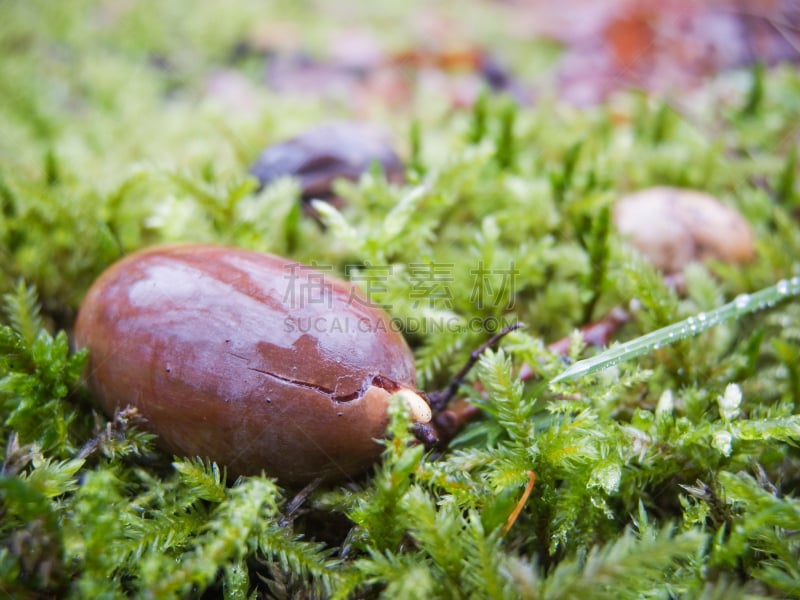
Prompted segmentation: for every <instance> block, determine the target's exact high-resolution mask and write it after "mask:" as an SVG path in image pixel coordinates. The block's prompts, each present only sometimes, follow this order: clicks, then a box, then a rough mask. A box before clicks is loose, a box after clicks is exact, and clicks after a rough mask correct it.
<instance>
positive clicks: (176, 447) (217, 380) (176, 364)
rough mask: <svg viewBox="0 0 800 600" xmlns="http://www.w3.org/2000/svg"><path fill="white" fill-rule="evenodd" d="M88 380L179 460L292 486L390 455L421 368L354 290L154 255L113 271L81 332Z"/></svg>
mask: <svg viewBox="0 0 800 600" xmlns="http://www.w3.org/2000/svg"><path fill="white" fill-rule="evenodd" d="M75 340H76V346H77V347H79V348H84V347H85V348H88V349H89V351H90V357H89V364H88V367H87V380H88V383H89V386H90V388H91V390H92V392H93V393H94V395H95V397H96V399H97V402H98V403H99V404H100V406H101V407H102V408H103V410H104V411H105V412H106V414H108V415H109V416H110V415H113V413H114V412H115V411H116V410H117V409H120V408H124V407H126V406H129V405H130V406H134V407H136V408H137V409H138V411H139V412H140V414H141V415H142V416H144V417H145V419H146V420H147V427H148V428H149V429H150V430H152V431H153V432H154V433H156V434H157V435H158V439H159V441H160V443H161V445H162V446H163V447H164V448H165V449H166V450H168V451H171V452H173V453H176V454H179V455H183V456H204V457H209V458H211V459H212V460H215V461H217V462H218V463H219V464H221V465H224V466H226V467H227V469H228V473H229V475H233V476H236V475H247V474H257V473H261V472H262V471H263V472H265V473H266V474H267V475H269V476H273V477H276V478H278V480H279V481H281V482H282V483H284V484H290V485H291V484H303V483H306V482H308V481H310V480H312V479H314V478H316V477H323V478H325V479H328V480H333V479H345V478H347V477H349V476H353V475H355V474H357V473H359V472H361V471H363V470H364V469H366V468H367V467H368V466H369V465H370V464H372V463H373V462H374V461H375V460H376V459H377V458H378V457H379V455H380V451H381V447H380V445H379V444H377V443H376V442H375V439H376V438H380V437H382V436H383V434H384V430H385V427H386V424H387V414H386V408H387V400H388V398H389V396H390V395H391V392H392V391H394V390H395V389H396V388H410V389H415V387H416V381H415V370H414V360H413V355H412V353H411V351H410V350H409V348H408V346H407V344H406V342H405V340H404V339H403V337H402V336H401V335H400V334H399V333H398V332H396V331H394V330H393V329H392V327H391V323H390V320H389V317H388V316H387V315H386V313H385V312H384V311H382V310H381V309H380V308H378V307H375V306H372V305H370V304H369V302H368V301H367V299H366V298H365V297H364V296H363V295H362V294H361V293H360V292H359V291H358V290H357V289H356V288H354V287H353V286H351V285H350V284H349V283H347V282H345V281H342V280H340V279H337V278H336V277H334V276H333V275H331V274H330V273H325V272H321V271H318V270H314V269H311V268H309V267H305V266H304V265H298V264H297V263H295V262H292V261H291V260H288V259H284V258H280V257H277V256H271V255H266V254H261V253H257V252H251V251H247V250H242V249H235V248H227V247H220V246H212V245H182V246H170V247H160V248H155V249H148V250H145V251H141V252H138V253H136V254H133V255H130V256H128V257H127V258H125V259H123V260H121V261H119V262H118V263H116V264H114V265H112V266H111V267H110V268H109V269H108V270H107V271H106V272H105V273H103V274H102V275H101V277H100V278H99V279H98V280H97V281H96V282H95V284H94V285H93V286H92V288H91V289H90V290H89V292H88V294H87V296H86V298H85V300H84V302H83V304H82V306H81V309H80V312H79V315H78V320H77V323H76V327H75Z"/></svg>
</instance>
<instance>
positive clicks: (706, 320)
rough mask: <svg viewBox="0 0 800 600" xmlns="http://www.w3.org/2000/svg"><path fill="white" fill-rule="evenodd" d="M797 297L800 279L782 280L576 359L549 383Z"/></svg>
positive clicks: (643, 352) (580, 373) (592, 370)
mask: <svg viewBox="0 0 800 600" xmlns="http://www.w3.org/2000/svg"><path fill="white" fill-rule="evenodd" d="M798 295H800V277H793V278H791V279H782V280H781V281H779V282H778V283H776V284H775V285H772V286H770V287H767V288H764V289H762V290H759V291H757V292H754V293H752V294H740V295H739V296H737V297H736V298H735V299H734V300H733V301H732V302H729V303H728V304H724V305H723V306H720V307H719V308H717V309H715V310H712V311H709V312H701V313H698V314H696V315H694V316H691V317H689V318H688V319H684V320H683V321H679V322H678V323H673V324H672V325H668V326H667V327H662V328H661V329H657V330H656V331H651V332H650V333H647V334H645V335H643V336H641V337H638V338H636V339H634V340H630V341H629V342H625V343H624V344H619V345H617V346H613V347H611V348H609V349H608V350H606V351H604V352H601V353H600V354H598V355H597V356H593V357H591V358H587V359H586V360H580V361H578V362H576V363H575V364H574V365H572V366H570V367H569V368H567V369H566V370H565V371H564V372H562V373H561V374H559V375H558V376H557V377H555V378H554V379H553V380H552V381H551V382H550V383H558V382H559V381H566V380H568V379H577V378H578V377H583V376H584V375H589V374H590V373H594V372H595V371H600V370H602V369H606V368H608V367H611V366H614V365H616V364H618V363H621V362H623V361H626V360H630V359H632V358H636V357H637V356H641V355H643V354H647V353H648V352H651V351H653V350H656V349H658V348H660V347H662V346H666V345H668V344H672V343H674V342H677V341H678V340H682V339H684V338H687V337H689V336H693V335H697V334H698V333H702V332H703V331H705V330H707V329H709V328H711V327H714V326H716V325H719V324H720V323H722V322H723V321H727V320H728V319H735V318H739V317H741V316H743V315H746V314H748V313H752V312H756V311H758V310H762V309H764V308H770V307H772V306H774V305H775V303H776V302H779V301H781V300H784V299H786V298H790V297H793V296H798Z"/></svg>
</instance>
